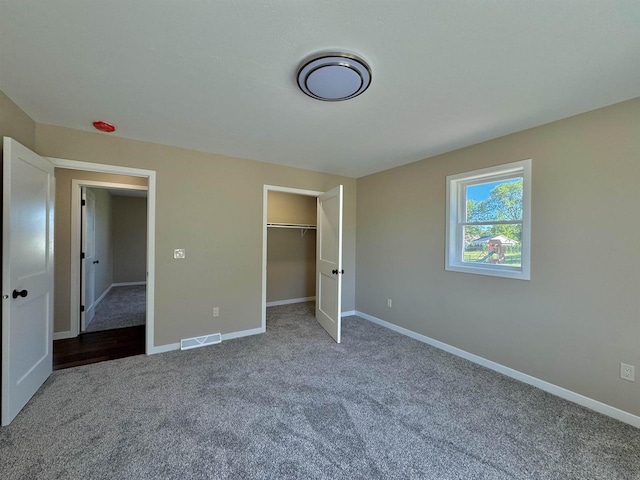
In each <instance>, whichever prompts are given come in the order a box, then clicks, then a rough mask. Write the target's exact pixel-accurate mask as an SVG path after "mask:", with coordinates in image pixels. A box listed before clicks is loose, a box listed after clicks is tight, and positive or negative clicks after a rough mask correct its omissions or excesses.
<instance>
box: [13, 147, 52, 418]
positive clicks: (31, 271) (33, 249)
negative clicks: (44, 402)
mask: <svg viewBox="0 0 640 480" xmlns="http://www.w3.org/2000/svg"><path fill="white" fill-rule="evenodd" d="M3 148H4V152H3V153H4V156H3V158H4V159H3V188H4V191H3V226H2V258H3V262H2V408H1V410H2V412H1V417H2V425H8V424H9V423H10V422H11V421H12V420H13V419H14V418H15V416H16V415H17V414H18V413H19V412H20V410H21V409H22V408H23V407H24V406H25V405H26V403H27V402H28V401H29V399H30V398H31V397H32V396H33V394H34V393H35V392H36V391H37V390H38V388H39V387H40V386H41V385H42V384H43V383H44V381H45V380H46V379H47V378H48V377H49V375H50V374H51V371H52V366H53V356H52V350H53V340H52V338H53V214H54V208H53V203H54V198H55V178H54V167H53V165H52V164H51V162H49V161H48V160H46V159H44V158H42V157H40V156H38V155H36V154H35V153H33V152H32V151H30V150H29V149H28V148H26V147H24V146H23V145H21V144H20V143H18V142H16V141H15V140H13V139H11V138H8V137H5V138H4V141H3ZM14 297H15V298H14Z"/></svg>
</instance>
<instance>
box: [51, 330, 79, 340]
mask: <svg viewBox="0 0 640 480" xmlns="http://www.w3.org/2000/svg"><path fill="white" fill-rule="evenodd" d="M65 338H75V335H74V334H73V332H72V331H71V330H67V331H66V332H54V333H53V340H54V341H55V340H64V339H65Z"/></svg>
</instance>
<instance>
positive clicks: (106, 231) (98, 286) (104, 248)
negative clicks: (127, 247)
mask: <svg viewBox="0 0 640 480" xmlns="http://www.w3.org/2000/svg"><path fill="white" fill-rule="evenodd" d="M87 190H88V191H91V192H93V194H94V195H95V198H96V212H95V215H96V260H98V261H99V262H100V263H98V264H96V266H95V272H96V276H95V292H96V295H95V300H97V299H98V298H100V295H102V294H103V293H104V292H105V291H106V290H107V288H109V286H110V285H111V284H112V283H113V255H112V251H113V247H112V241H111V212H112V209H113V206H112V202H111V194H109V192H108V191H107V190H104V189H101V188H91V189H89V188H88V189H87Z"/></svg>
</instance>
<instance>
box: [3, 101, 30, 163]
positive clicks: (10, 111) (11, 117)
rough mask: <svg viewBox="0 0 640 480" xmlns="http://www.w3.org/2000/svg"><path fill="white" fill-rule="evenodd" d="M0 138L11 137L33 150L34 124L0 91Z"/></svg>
mask: <svg viewBox="0 0 640 480" xmlns="http://www.w3.org/2000/svg"><path fill="white" fill-rule="evenodd" d="M0 137H11V138H13V139H15V140H17V141H18V142H20V143H21V144H23V145H24V146H25V147H27V148H30V149H31V150H33V149H34V148H35V144H36V122H34V121H33V120H32V119H31V117H30V116H29V115H27V114H26V113H24V112H23V111H22V110H21V109H20V107H18V105H16V104H15V103H13V102H12V101H11V99H10V98H9V97H7V96H6V95H5V94H4V93H2V91H0ZM1 151H2V146H1V145H0V152H1Z"/></svg>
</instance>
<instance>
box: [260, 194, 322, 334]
mask: <svg viewBox="0 0 640 480" xmlns="http://www.w3.org/2000/svg"><path fill="white" fill-rule="evenodd" d="M269 192H283V193H293V194H296V195H305V196H307V197H316V198H318V197H319V196H320V195H322V194H323V193H324V192H317V191H315V190H302V189H300V188H290V187H279V186H277V185H264V187H263V193H262V326H261V328H262V333H264V332H266V331H267V206H268V202H269Z"/></svg>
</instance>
